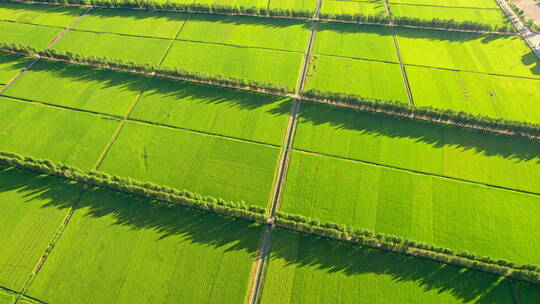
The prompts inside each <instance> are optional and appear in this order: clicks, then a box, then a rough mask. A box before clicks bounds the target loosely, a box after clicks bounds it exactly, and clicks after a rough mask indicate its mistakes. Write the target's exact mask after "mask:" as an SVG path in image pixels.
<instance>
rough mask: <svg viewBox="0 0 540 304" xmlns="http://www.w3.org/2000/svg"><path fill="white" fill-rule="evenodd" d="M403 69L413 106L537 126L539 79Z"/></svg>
mask: <svg viewBox="0 0 540 304" xmlns="http://www.w3.org/2000/svg"><path fill="white" fill-rule="evenodd" d="M406 69H407V75H408V78H409V84H410V87H411V91H412V95H413V97H414V104H415V106H419V107H423V106H424V107H425V106H431V107H434V108H439V109H450V110H454V111H457V112H460V111H463V112H467V113H471V114H476V115H484V116H489V117H494V118H504V119H509V120H518V121H527V122H532V123H540V117H539V116H538V115H537V113H540V79H538V80H537V79H524V78H513V77H504V76H493V75H486V74H478V73H467V72H456V71H449V70H440V69H432V68H422V67H415V66H408V67H407V68H406Z"/></svg>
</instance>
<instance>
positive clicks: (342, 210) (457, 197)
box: [281, 150, 540, 264]
mask: <svg viewBox="0 0 540 304" xmlns="http://www.w3.org/2000/svg"><path fill="white" fill-rule="evenodd" d="M395 151H398V150H395ZM396 154H397V153H396ZM288 172H289V175H288V177H287V183H286V185H285V190H284V196H283V203H282V206H281V209H282V210H283V211H285V212H289V213H295V214H302V215H305V216H308V217H312V218H318V219H320V220H322V221H331V222H335V223H342V224H347V225H352V226H353V227H356V228H364V229H369V230H371V231H373V232H375V233H385V234H389V235H396V236H401V237H405V238H409V239H413V240H416V241H420V242H423V243H427V244H434V245H437V246H440V247H444V248H450V249H454V250H457V251H460V252H461V251H468V252H471V253H474V254H477V255H479V256H491V257H493V258H495V259H506V260H509V261H512V262H515V263H518V264H529V263H531V264H538V263H539V262H540V244H539V243H538V242H535V238H536V236H537V235H538V234H539V233H540V226H539V225H538V222H537V221H536V220H535V219H536V218H537V216H540V195H529V194H522V193H518V192H512V191H507V190H500V189H496V188H490V187H486V186H481V185H477V184H471V183H464V182H458V181H454V180H449V179H444V178H439V177H433V176H428V175H420V174H413V173H409V172H405V171H399V170H394V169H389V168H385V167H381V166H373V165H366V164H362V163H358V162H352V161H346V160H341V159H335V158H329V157H322V156H316V155H310V154H306V153H299V152H295V153H294V154H293V155H292V159H291V163H290V165H289V171H288Z"/></svg>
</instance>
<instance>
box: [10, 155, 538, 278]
mask: <svg viewBox="0 0 540 304" xmlns="http://www.w3.org/2000/svg"><path fill="white" fill-rule="evenodd" d="M0 164H2V165H5V166H9V167H17V168H22V169H26V170H31V171H35V172H39V173H45V174H48V175H54V176H61V177H64V178H68V179H71V180H75V181H78V182H80V183H83V184H85V185H88V186H99V187H102V188H106V189H110V190H114V191H120V192H124V193H128V194H133V195H137V196H142V197H146V198H150V199H154V200H160V201H164V202H168V203H172V204H175V205H181V206H184V207H188V208H195V209H200V210H204V211H209V212H214V213H217V214H220V215H225V216H229V217H235V218H241V219H245V220H249V221H253V222H258V223H265V222H267V216H266V210H265V209H264V208H262V207H258V206H251V205H250V206H248V205H246V203H245V202H230V201H225V200H223V199H220V198H213V197H209V196H202V195H200V194H198V193H193V192H191V191H188V190H178V189H173V188H170V187H164V186H159V185H156V184H152V183H143V182H138V181H134V180H132V179H130V178H123V177H118V176H113V175H109V174H105V173H102V172H97V171H89V172H86V171H83V170H81V169H79V168H75V167H71V166H66V165H61V164H55V163H53V162H51V161H49V160H40V159H35V158H32V157H25V156H21V155H17V154H12V153H5V152H0ZM273 223H274V225H275V226H277V227H280V228H284V229H289V230H293V231H297V232H301V233H308V234H313V235H317V236H322V237H327V238H331V239H335V240H341V241H346V242H352V243H355V244H360V245H363V246H367V247H372V248H377V249H382V250H387V251H392V252H396V253H400V254H406V255H411V256H416V257H422V258H427V259H430V260H435V261H438V262H442V263H447V264H452V265H456V266H460V267H467V268H471V269H475V270H480V271H484V272H489V273H495V274H498V275H506V276H510V277H512V278H515V279H519V280H523V281H527V282H531V283H540V267H538V266H535V265H523V266H516V265H515V264H514V263H511V262H507V261H504V260H494V259H492V258H490V257H477V256H475V255H473V254H470V253H467V252H461V253H460V252H455V251H453V250H451V249H446V248H441V247H437V246H434V245H429V244H424V243H420V242H416V241H413V240H408V239H405V238H402V237H396V236H391V235H384V234H374V233H373V232H371V231H369V230H364V229H354V230H353V229H352V228H351V227H348V226H345V225H340V224H336V223H329V222H321V221H319V220H317V219H310V218H306V217H304V216H301V215H294V214H287V213H283V212H277V214H276V216H275V218H274V222H273Z"/></svg>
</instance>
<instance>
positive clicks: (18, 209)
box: [0, 167, 80, 303]
mask: <svg viewBox="0 0 540 304" xmlns="http://www.w3.org/2000/svg"><path fill="white" fill-rule="evenodd" d="M79 191H80V186H79V185H77V184H75V183H72V182H69V181H68V180H65V179H60V178H55V177H50V176H47V175H44V174H41V175H40V174H36V173H33V172H30V171H25V170H20V169H14V168H6V167H0V209H1V210H2V211H1V212H0V239H1V240H2V246H0V286H2V287H7V288H9V289H12V290H20V289H21V288H22V286H23V285H24V283H25V282H26V280H27V279H28V277H29V276H30V274H31V273H32V270H33V269H34V267H35V266H36V265H37V263H38V261H39V259H40V258H41V256H42V255H43V253H44V252H45V249H46V248H47V246H48V245H49V242H50V241H51V239H52V237H53V236H54V234H55V233H56V231H57V230H58V228H59V227H60V224H61V223H62V221H63V219H64V217H65V216H66V214H67V213H68V208H69V207H70V206H71V204H73V203H74V202H75V200H76V198H77V196H78V194H79ZM57 205H62V208H59V207H57ZM1 299H2V298H1V297H0V303H2V301H1Z"/></svg>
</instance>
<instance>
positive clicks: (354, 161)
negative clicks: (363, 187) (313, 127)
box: [293, 148, 540, 196]
mask: <svg viewBox="0 0 540 304" xmlns="http://www.w3.org/2000/svg"><path fill="white" fill-rule="evenodd" d="M293 150H294V151H297V152H300V153H305V154H311V155H317V156H323V157H328V158H333V159H340V160H344V161H349V162H353V163H361V164H365V165H370V166H375V167H383V168H387V169H392V170H396V171H401V172H408V173H412V174H418V175H425V176H432V177H436V178H441V179H449V180H453V181H457V182H462V183H467V184H476V185H480V186H485V187H489V188H496V189H500V190H506V191H512V192H518V193H522V194H528V195H534V196H540V193H537V192H532V191H527V190H520V189H515V188H509V187H504V186H498V185H494V184H488V183H482V182H476V181H472V180H468V179H462V178H458V177H451V176H446V175H442V174H436V173H428V172H424V171H418V170H414V169H405V168H400V167H395V166H391V165H384V164H379V163H375V162H370V161H365V160H359V159H354V158H349V157H343V156H336V155H332V154H327V153H321V152H313V151H308V150H303V149H298V148H293Z"/></svg>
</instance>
